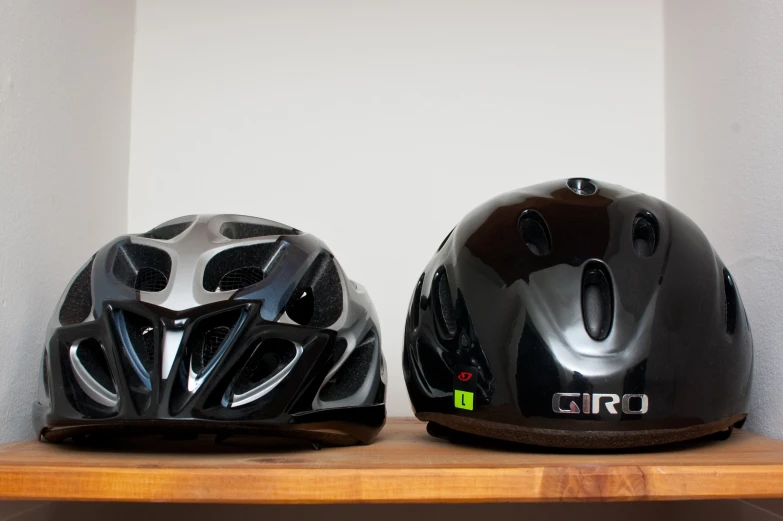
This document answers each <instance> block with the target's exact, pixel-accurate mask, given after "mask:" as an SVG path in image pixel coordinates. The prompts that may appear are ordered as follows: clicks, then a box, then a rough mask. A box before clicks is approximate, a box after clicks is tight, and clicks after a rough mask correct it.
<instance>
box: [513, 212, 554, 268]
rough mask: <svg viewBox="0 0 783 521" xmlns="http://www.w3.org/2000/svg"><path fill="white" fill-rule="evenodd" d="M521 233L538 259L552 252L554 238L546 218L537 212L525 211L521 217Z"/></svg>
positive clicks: (528, 247)
mask: <svg viewBox="0 0 783 521" xmlns="http://www.w3.org/2000/svg"><path fill="white" fill-rule="evenodd" d="M519 233H520V235H522V240H523V241H525V245H526V246H527V249H528V250H530V252H531V253H532V254H533V255H536V256H537V257H543V256H545V255H549V253H550V252H551V251H552V237H551V235H550V234H549V227H548V226H547V225H546V221H545V220H544V217H543V216H542V215H541V214H540V213H538V212H537V211H535V210H525V211H524V212H522V215H520V216H519Z"/></svg>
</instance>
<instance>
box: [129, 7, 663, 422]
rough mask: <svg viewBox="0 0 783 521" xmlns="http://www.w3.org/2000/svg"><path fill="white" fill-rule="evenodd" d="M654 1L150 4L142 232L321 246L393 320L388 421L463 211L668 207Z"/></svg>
mask: <svg viewBox="0 0 783 521" xmlns="http://www.w3.org/2000/svg"><path fill="white" fill-rule="evenodd" d="M662 19H663V15H662V7H661V3H660V2H658V1H649V2H627V1H624V0H613V1H609V0H601V1H592V2H582V1H581V0H571V1H557V2H537V1H536V2H534V1H528V2H507V1H495V0H493V1H489V2H472V1H471V2H464V1H445V0H444V1H437V2H415V1H411V0H409V1H403V2H380V1H369V2H365V1H355V2H349V1H334V2H318V1H315V0H311V1H306V2H299V3H296V4H292V3H273V2H249V1H248V2H232V3H229V4H226V3H221V2H213V1H212V2H211V1H191V0H188V1H185V0H179V1H168V2H158V1H154V0H139V1H138V3H137V12H136V27H137V32H136V43H135V65H134V74H133V108H132V139H131V161H130V199H129V208H128V214H129V226H130V229H131V231H141V230H144V229H146V228H149V227H151V226H153V225H155V224H157V223H159V222H162V221H164V220H166V219H168V218H171V217H174V216H177V215H184V214H190V213H196V212H233V213H245V214H250V215H258V216H261V217H267V218H271V219H275V220H278V221H282V222H285V223H288V224H290V225H293V226H296V227H298V228H301V229H303V230H306V231H309V232H311V233H314V234H315V235H317V236H319V237H320V238H321V239H323V240H324V241H326V243H327V244H329V246H330V247H331V248H332V249H333V251H334V252H335V254H336V255H337V257H338V259H339V260H340V262H341V263H342V264H343V267H344V268H345V269H346V271H347V272H348V274H349V276H350V277H352V278H354V279H355V280H357V281H359V282H361V283H363V284H364V285H365V286H366V287H367V289H368V290H369V292H370V295H371V296H372V297H373V300H374V301H375V304H376V307H377V308H378V310H379V313H380V315H381V323H382V328H383V331H382V333H383V341H384V346H383V347H384V351H385V353H386V357H387V360H388V361H389V374H390V377H391V386H390V391H389V396H388V404H389V412H390V414H392V415H402V414H410V408H409V402H408V398H407V394H406V392H405V389H404V384H403V380H402V370H401V363H400V359H401V346H402V331H403V325H404V315H405V310H406V307H407V303H408V300H409V298H410V294H411V292H412V291H413V286H414V284H415V282H416V280H417V278H418V276H419V274H420V273H421V270H422V269H423V268H424V265H425V264H426V262H427V260H428V259H429V257H430V255H431V254H432V253H433V252H434V250H435V249H436V247H437V246H438V244H439V243H440V241H441V240H442V239H443V237H444V236H445V235H446V233H447V232H448V231H449V230H450V229H451V228H452V227H453V226H454V224H456V222H457V221H458V220H459V219H460V218H461V216H463V215H464V214H465V213H466V212H467V211H468V210H470V209H471V208H473V207H474V206H476V205H477V204H479V203H481V202H482V201H484V200H486V199H488V198H490V197H492V196H494V195H496V194H498V193H500V192H503V191H506V190H509V189H513V188H517V187H521V186H525V185H528V184H532V183H535V182H538V181H543V180H546V179H550V178H556V177H571V176H592V177H596V178H598V179H603V180H606V181H612V182H617V183H621V184H626V185H629V186H631V187H634V188H636V189H638V190H643V191H646V192H648V193H651V194H653V195H657V196H662V195H663V183H664V175H663V157H664V150H663V139H664V138H663V124H664V119H663V40H662V38H663V27H662Z"/></svg>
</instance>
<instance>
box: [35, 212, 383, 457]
mask: <svg viewBox="0 0 783 521" xmlns="http://www.w3.org/2000/svg"><path fill="white" fill-rule="evenodd" d="M48 339H49V340H48V343H47V345H46V347H45V349H44V353H43V362H42V369H41V377H40V385H39V390H38V397H37V399H36V401H35V404H34V407H33V417H34V424H35V428H36V431H37V432H38V433H39V435H40V437H41V438H44V439H46V440H49V441H60V440H63V439H65V438H69V437H73V438H77V439H82V438H84V437H91V436H97V435H106V434H108V435H112V434H135V433H139V434H148V433H151V434H166V435H169V434H171V435H175V436H181V435H183V434H184V435H194V434H216V435H218V436H219V437H224V436H229V435H233V434H244V433H249V434H262V435H273V436H287V437H295V438H297V437H298V438H304V439H307V440H311V441H313V442H315V443H327V444H332V445H348V444H354V443H369V442H371V441H372V440H373V438H375V436H376V435H377V433H378V432H379V431H380V429H381V428H382V426H383V424H384V421H385V417H386V408H385V405H384V403H385V393H386V371H385V362H384V359H383V354H382V352H381V343H380V332H379V328H378V317H377V315H376V312H375V309H374V308H373V305H372V301H371V300H370V297H369V295H368V294H367V292H366V291H365V290H364V288H363V287H362V286H360V285H358V284H356V283H354V282H352V281H350V280H348V279H347V278H346V276H345V274H344V273H343V270H342V269H341V267H340V265H339V264H338V263H337V261H336V260H335V259H334V257H333V256H332V253H331V252H330V251H329V249H328V248H327V247H326V246H325V245H324V244H323V243H322V242H321V241H319V240H318V239H317V238H315V237H314V236H312V235H308V234H306V233H303V232H300V231H298V230H296V229H293V228H291V227H289V226H285V225H283V224H280V223H276V222H273V221H268V220H264V219H257V218H253V217H243V216H237V215H216V216H189V217H182V218H179V219H174V220H172V221H168V222H166V223H163V224H161V225H160V226H158V227H156V228H154V229H153V230H151V231H149V232H147V233H143V234H140V235H127V236H123V237H119V238H117V239H115V240H114V241H112V242H110V243H109V244H108V245H106V246H104V247H103V248H102V249H100V250H99V251H98V252H97V253H96V254H95V255H94V256H93V257H92V259H90V261H89V262H88V263H87V264H86V265H85V266H84V267H83V268H82V269H81V270H80V271H79V273H78V274H77V275H76V276H75V277H74V279H73V280H72V281H71V283H70V284H69V285H68V288H67V289H66V291H65V293H64V294H63V297H62V298H61V300H60V302H59V305H58V306H57V309H56V312H55V313H54V316H53V317H52V321H51V323H50V327H49V332H48Z"/></svg>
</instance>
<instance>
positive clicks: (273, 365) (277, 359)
mask: <svg viewBox="0 0 783 521" xmlns="http://www.w3.org/2000/svg"><path fill="white" fill-rule="evenodd" d="M294 358H296V346H295V345H294V344H293V342H291V341H289V340H283V339H280V338H270V339H268V340H264V341H263V342H261V343H260V344H259V345H258V347H256V348H255V350H254V351H253V354H252V355H250V359H248V361H247V363H246V364H245V366H244V367H243V368H242V370H241V371H240V372H239V376H238V377H237V379H236V381H235V382H234V395H241V394H244V393H247V392H248V391H250V390H252V389H253V388H255V387H258V386H260V385H263V384H264V383H266V382H268V381H269V380H270V379H271V378H273V377H274V376H275V375H277V374H279V373H280V372H281V371H282V370H283V369H285V368H286V367H287V366H288V364H290V363H291V362H292V361H293V360H294Z"/></svg>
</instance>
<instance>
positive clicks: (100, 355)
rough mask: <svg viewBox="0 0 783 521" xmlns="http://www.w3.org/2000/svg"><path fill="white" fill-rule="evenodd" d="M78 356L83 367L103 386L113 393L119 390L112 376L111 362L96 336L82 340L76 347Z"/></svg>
mask: <svg viewBox="0 0 783 521" xmlns="http://www.w3.org/2000/svg"><path fill="white" fill-rule="evenodd" d="M76 357H77V358H78V359H79V362H80V363H81V365H82V367H83V368H84V369H85V370H86V371H87V373H88V374H89V375H90V376H91V377H92V378H93V379H94V380H95V381H96V382H97V383H98V384H100V385H101V387H103V388H104V389H106V390H108V391H109V392H111V393H116V392H117V390H116V388H115V387H114V380H113V379H112V377H111V370H110V369H109V362H108V361H107V360H106V354H104V352H103V347H102V346H101V343H100V342H98V341H97V340H95V339H94V338H87V339H84V340H82V341H81V342H79V346H78V347H77V348H76Z"/></svg>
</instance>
